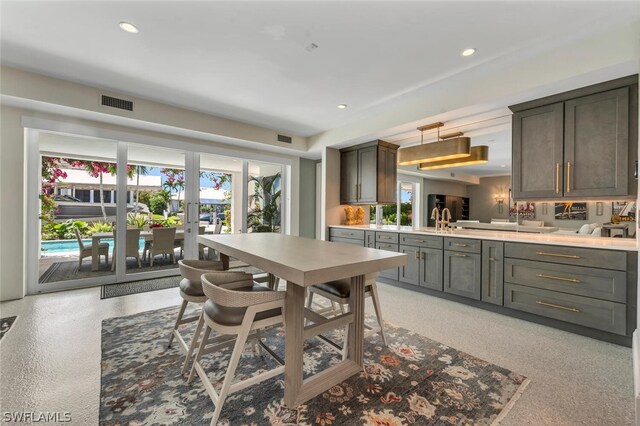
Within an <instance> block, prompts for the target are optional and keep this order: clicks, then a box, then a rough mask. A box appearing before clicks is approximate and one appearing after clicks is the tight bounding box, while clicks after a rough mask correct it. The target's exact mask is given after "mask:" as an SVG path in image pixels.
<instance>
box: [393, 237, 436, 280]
mask: <svg viewBox="0 0 640 426" xmlns="http://www.w3.org/2000/svg"><path fill="white" fill-rule="evenodd" d="M400 252H401V253H405V254H406V255H407V264H406V265H405V266H403V267H401V268H399V270H400V274H399V277H398V281H402V282H403V283H407V284H413V285H417V286H420V287H425V288H430V289H432V290H438V291H442V277H443V270H442V250H441V249H432V248H424V247H422V248H420V247H412V246H400Z"/></svg>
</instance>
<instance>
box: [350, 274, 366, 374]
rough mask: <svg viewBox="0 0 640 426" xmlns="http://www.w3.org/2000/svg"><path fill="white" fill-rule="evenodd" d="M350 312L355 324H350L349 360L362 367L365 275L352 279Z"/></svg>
mask: <svg viewBox="0 0 640 426" xmlns="http://www.w3.org/2000/svg"><path fill="white" fill-rule="evenodd" d="M349 294H350V295H349V312H353V314H354V318H353V322H352V323H351V324H349V335H348V336H347V337H348V341H347V359H350V360H351V361H353V362H355V363H356V364H358V365H359V366H360V367H362V360H363V353H364V275H358V276H357V277H352V278H351V291H350V293H349Z"/></svg>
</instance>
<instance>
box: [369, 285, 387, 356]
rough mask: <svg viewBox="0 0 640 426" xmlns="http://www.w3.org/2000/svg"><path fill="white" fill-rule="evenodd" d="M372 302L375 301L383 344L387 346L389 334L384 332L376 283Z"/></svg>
mask: <svg viewBox="0 0 640 426" xmlns="http://www.w3.org/2000/svg"><path fill="white" fill-rule="evenodd" d="M371 300H372V301H373V309H374V310H375V311H376V318H377V319H378V325H380V336H382V342H383V343H384V345H385V346H387V334H386V333H385V331H384V320H383V319H382V309H381V308H380V299H379V298H378V286H376V284H375V283H373V284H371Z"/></svg>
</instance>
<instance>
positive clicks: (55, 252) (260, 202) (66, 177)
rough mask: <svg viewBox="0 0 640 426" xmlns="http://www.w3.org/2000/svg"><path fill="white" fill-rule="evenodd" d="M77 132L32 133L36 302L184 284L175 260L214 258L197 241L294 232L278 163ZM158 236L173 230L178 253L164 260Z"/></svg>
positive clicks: (29, 230)
mask: <svg viewBox="0 0 640 426" xmlns="http://www.w3.org/2000/svg"><path fill="white" fill-rule="evenodd" d="M47 126H49V123H45V127H47ZM62 127H65V130H66V127H67V126H62ZM77 130H78V133H75V132H64V131H55V130H53V131H52V130H51V129H45V130H39V129H38V128H35V129H34V128H28V129H27V132H26V143H27V161H28V163H27V164H28V167H27V170H28V172H27V173H26V175H25V177H26V183H25V186H26V188H25V194H26V196H27V205H28V209H27V216H28V217H27V218H26V221H27V225H26V237H27V241H28V245H27V247H28V249H27V253H26V260H25V262H26V271H27V293H28V294H36V293H40V292H48V291H57V290H64V289H70V288H79V287H87V286H95V285H104V284H114V283H122V282H128V281H138V280H142V279H149V278H157V277H165V276H172V275H177V274H178V273H179V272H178V268H177V264H175V263H173V262H174V258H173V257H172V256H171V253H173V254H174V256H175V259H176V260H177V259H180V258H192V259H197V258H199V257H200V258H202V257H204V256H206V257H210V256H211V254H212V253H208V250H207V249H206V248H204V247H202V246H199V245H198V243H197V237H198V235H199V234H205V233H208V234H210V233H215V232H221V233H228V232H234V233H236V232H283V233H284V232H288V230H289V227H288V225H289V224H288V221H287V220H286V219H287V217H288V213H289V212H290V209H291V204H290V197H289V196H288V192H287V190H288V184H287V182H288V179H290V175H289V173H288V170H289V168H290V166H288V165H287V164H286V163H281V162H278V161H273V160H277V157H268V156H259V155H251V154H250V153H247V156H248V157H250V159H247V158H238V157H234V156H232V154H234V153H235V154H237V151H235V150H231V149H227V150H225V149H217V150H216V151H217V152H215V153H214V152H206V151H201V150H200V149H198V147H201V146H194V145H193V144H186V143H184V144H181V143H174V142H172V141H165V140H141V141H136V142H130V141H129V140H127V139H129V138H128V137H120V136H122V135H123V134H121V133H119V132H111V133H110V132H106V134H105V132H101V131H98V130H96V129H91V128H85V127H83V126H78V129H77ZM96 134H98V135H99V137H96ZM105 136H107V137H105ZM108 136H114V137H112V138H109V137H108ZM127 136H128V134H127ZM133 139H135V137H133ZM264 160H270V161H264ZM47 206H49V207H51V206H54V209H53V210H51V209H50V210H49V211H48V212H47V213H48V214H49V216H46V215H45V214H44V213H45V210H46V207H47ZM63 210H64V211H63ZM158 227H161V228H175V236H174V237H169V238H170V239H171V238H173V247H168V249H167V248H165V250H164V251H162V250H159V251H158V250H157V249H159V248H161V247H159V244H158V241H160V240H161V239H162V238H158V235H157V234H158V232H159V231H157V230H155V231H154V229H155V228H158ZM76 231H77V232H76ZM161 232H162V231H160V233H161ZM164 240H166V238H165V239H164ZM164 244H167V241H164ZM169 244H170V243H169ZM94 247H95V248H96V250H95V252H94V251H92V250H93V248H94ZM152 258H153V264H152V262H151V259H152Z"/></svg>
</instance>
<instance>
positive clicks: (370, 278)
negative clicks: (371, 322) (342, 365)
mask: <svg viewBox="0 0 640 426" xmlns="http://www.w3.org/2000/svg"><path fill="white" fill-rule="evenodd" d="M377 276H378V274H377V273H376V274H367V275H366V276H365V283H364V296H365V298H366V297H370V298H371V300H372V302H373V309H374V311H375V313H376V319H377V321H378V326H377V327H370V326H368V325H366V324H365V328H366V329H367V330H366V331H365V334H364V336H365V337H369V336H371V335H373V334H376V333H380V337H382V341H383V342H384V345H385V346H387V335H386V333H385V331H384V321H383V319H382V310H381V309H380V298H379V297H378V286H377V285H376V277H377ZM308 290H309V294H308V296H307V308H308V309H312V306H313V296H314V295H315V294H317V295H319V296H323V297H325V298H327V299H329V300H330V301H331V302H332V303H331V307H328V308H321V309H318V310H316V312H317V313H320V314H325V315H329V316H331V315H334V314H337V312H336V311H335V310H334V309H333V303H337V304H338V306H339V308H340V313H344V306H345V305H346V304H348V303H349V296H350V294H351V280H350V279H349V278H345V279H342V280H337V281H329V282H326V283H322V284H316V285H314V286H311V287H309V288H308ZM346 329H348V327H347V328H345V330H346ZM345 334H346V331H345ZM345 342H346V336H345ZM344 355H346V352H343V356H344Z"/></svg>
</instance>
